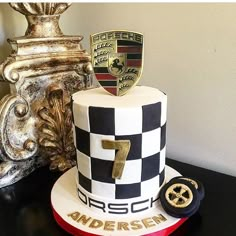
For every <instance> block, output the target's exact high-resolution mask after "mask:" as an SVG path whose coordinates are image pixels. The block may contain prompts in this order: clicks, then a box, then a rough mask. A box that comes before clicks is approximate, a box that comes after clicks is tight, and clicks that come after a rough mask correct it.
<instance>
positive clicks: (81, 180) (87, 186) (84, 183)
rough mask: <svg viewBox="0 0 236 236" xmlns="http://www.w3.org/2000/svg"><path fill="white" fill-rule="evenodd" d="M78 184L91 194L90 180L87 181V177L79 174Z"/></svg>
mask: <svg viewBox="0 0 236 236" xmlns="http://www.w3.org/2000/svg"><path fill="white" fill-rule="evenodd" d="M79 184H80V185H81V186H82V187H83V188H84V189H85V190H87V191H88V192H90V193H91V180H90V179H88V178H87V177H85V176H84V175H82V174H81V173H80V172H79Z"/></svg>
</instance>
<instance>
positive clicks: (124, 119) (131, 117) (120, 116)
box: [115, 106, 142, 135]
mask: <svg viewBox="0 0 236 236" xmlns="http://www.w3.org/2000/svg"><path fill="white" fill-rule="evenodd" d="M115 124H116V125H115V134H116V135H129V134H140V133H142V107H141V106H140V107H135V108H119V109H115Z"/></svg>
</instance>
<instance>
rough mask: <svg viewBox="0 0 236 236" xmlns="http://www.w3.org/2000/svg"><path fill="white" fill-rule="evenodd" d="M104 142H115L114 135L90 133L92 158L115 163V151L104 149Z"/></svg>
mask: <svg viewBox="0 0 236 236" xmlns="http://www.w3.org/2000/svg"><path fill="white" fill-rule="evenodd" d="M102 140H115V137H114V136H112V135H101V134H93V133H90V156H91V157H96V158H97V157H98V158H99V159H103V160H110V161H114V156H115V150H112V149H104V148H103V147H102Z"/></svg>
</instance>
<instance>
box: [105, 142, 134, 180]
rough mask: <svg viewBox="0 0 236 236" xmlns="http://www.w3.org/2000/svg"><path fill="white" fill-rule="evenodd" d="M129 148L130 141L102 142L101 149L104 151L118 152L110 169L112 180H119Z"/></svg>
mask: <svg viewBox="0 0 236 236" xmlns="http://www.w3.org/2000/svg"><path fill="white" fill-rule="evenodd" d="M130 146H131V143H130V140H115V141H114V140H102V147H103V148H104V149H115V150H118V151H117V153H116V156H115V160H114V164H113V169H112V178H113V179H121V177H122V174H123V170H124V167H125V162H126V159H127V156H128V154H129V150H130Z"/></svg>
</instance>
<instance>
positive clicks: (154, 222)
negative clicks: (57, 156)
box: [51, 166, 187, 236]
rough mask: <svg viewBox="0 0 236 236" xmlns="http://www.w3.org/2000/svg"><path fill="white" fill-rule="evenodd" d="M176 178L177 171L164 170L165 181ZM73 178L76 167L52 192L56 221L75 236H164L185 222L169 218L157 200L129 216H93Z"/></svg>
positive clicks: (67, 173) (95, 214) (183, 219)
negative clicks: (80, 197) (141, 210)
mask: <svg viewBox="0 0 236 236" xmlns="http://www.w3.org/2000/svg"><path fill="white" fill-rule="evenodd" d="M177 175H180V174H179V173H178V172H177V171H176V170H174V169H172V168H170V167H168V166H166V181H169V179H171V178H173V177H175V176H177ZM75 176H76V167H74V168H72V169H70V170H69V171H67V172H66V173H65V174H64V175H62V176H61V177H60V178H59V179H58V180H57V182H56V183H55V185H54V187H53V189H52V192H51V204H52V209H53V215H54V218H55V220H56V221H57V223H58V224H59V225H60V226H61V227H62V228H63V229H64V230H65V231H67V232H69V233H70V234H72V235H74V236H79V235H84V236H88V235H89V236H91V235H112V236H132V235H136V236H137V235H146V236H154V235H155V236H167V235H169V234H170V233H172V232H173V231H175V230H176V229H177V228H178V227H179V226H180V225H181V224H182V223H183V222H184V221H185V220H186V219H187V218H182V219H179V218H174V217H171V216H169V215H168V214H167V213H166V212H165V211H164V210H163V208H162V206H161V204H160V202H159V200H158V201H157V202H156V204H155V205H154V206H153V207H152V208H150V209H149V210H146V211H144V212H139V213H136V214H132V215H128V216H127V215H113V214H107V215H106V214H98V213H94V212H93V211H92V210H91V209H89V208H87V207H86V206H85V205H84V204H83V203H82V202H81V201H80V200H79V198H78V194H77V191H76V180H75Z"/></svg>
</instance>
